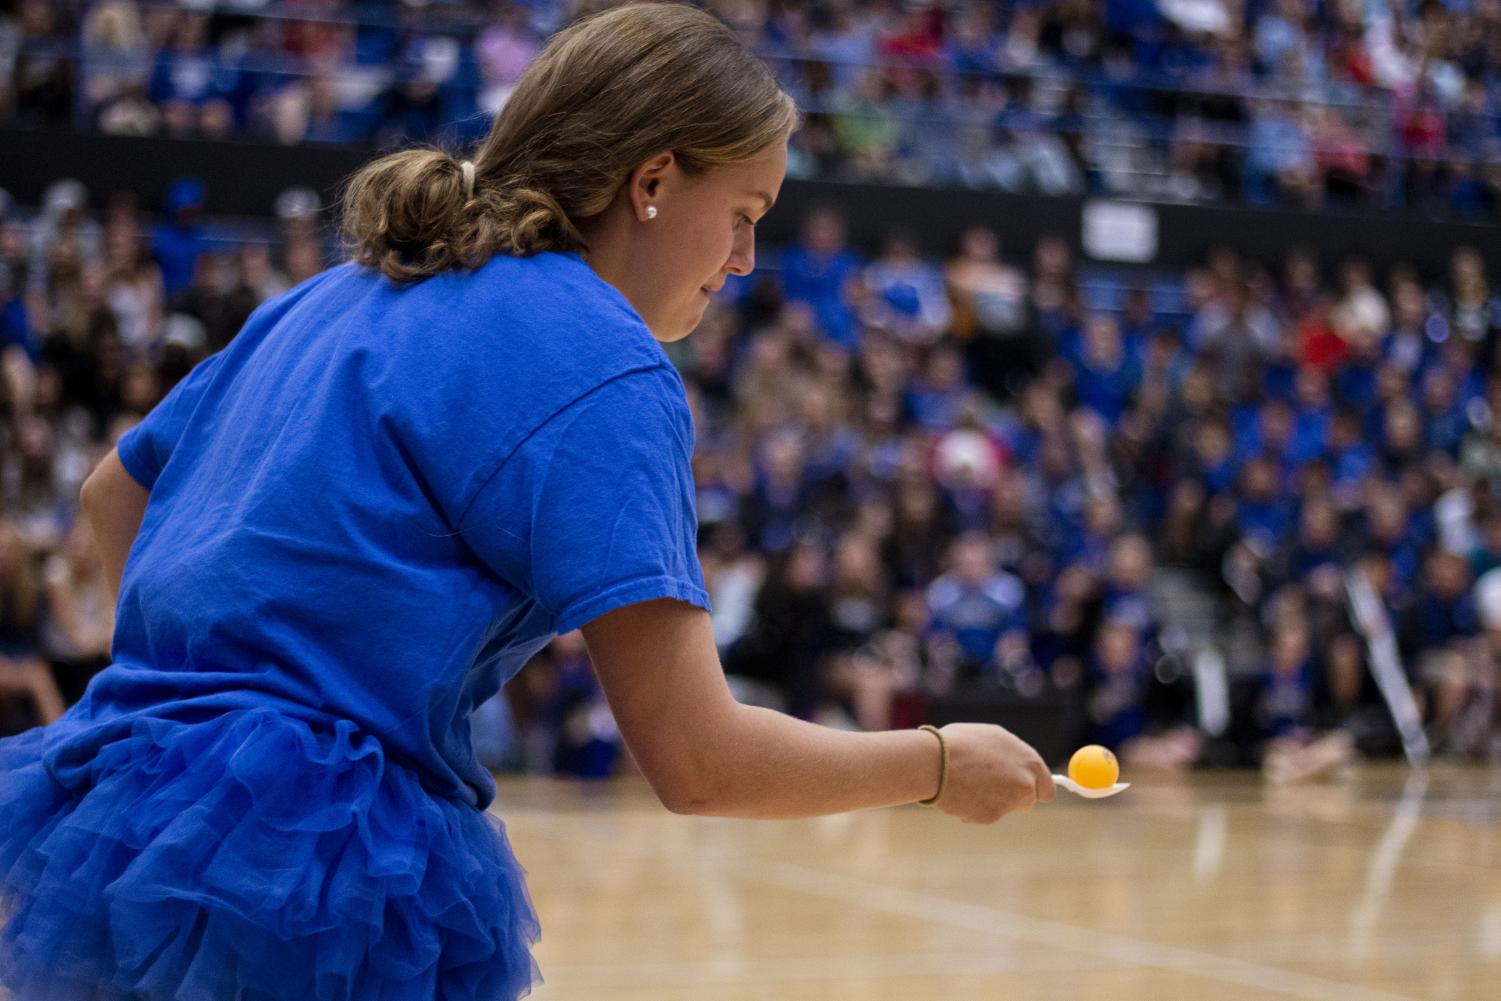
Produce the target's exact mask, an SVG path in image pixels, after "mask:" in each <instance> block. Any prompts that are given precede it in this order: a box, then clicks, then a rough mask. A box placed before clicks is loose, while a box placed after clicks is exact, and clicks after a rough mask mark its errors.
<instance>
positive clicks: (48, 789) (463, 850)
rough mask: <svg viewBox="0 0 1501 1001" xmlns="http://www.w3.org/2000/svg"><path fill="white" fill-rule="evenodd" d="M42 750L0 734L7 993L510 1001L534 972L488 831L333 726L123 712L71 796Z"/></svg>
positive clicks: (254, 1000) (118, 998)
mask: <svg viewBox="0 0 1501 1001" xmlns="http://www.w3.org/2000/svg"><path fill="white" fill-rule="evenodd" d="M66 723H67V721H66V720H65V721H64V723H63V724H61V725H66ZM47 740H48V731H45V730H32V731H28V732H27V733H24V734H22V735H20V736H19V737H14V738H11V739H9V740H5V741H0V984H3V985H4V986H5V987H7V988H9V989H10V990H11V991H12V992H13V994H14V996H15V998H16V999H17V1001H85V999H87V1001H168V999H171V1001H271V999H276V1001H304V999H305V1001H336V999H338V1001H386V999H389V1001H435V999H441V1001H469V999H475V1001H480V999H483V1001H510V999H514V998H519V997H522V996H524V995H526V994H527V993H529V992H530V989H531V987H532V985H533V984H534V983H535V982H536V980H537V979H538V978H537V968H536V965H535V964H534V962H533V961H532V958H531V952H530V947H531V945H532V943H533V942H535V941H536V939H537V935H538V925H537V918H536V914H535V912H534V911H533V909H532V905H531V902H530V900H529V899H528V897H527V893H526V886H525V882H524V877H525V874H524V872H523V870H522V869H521V866H520V865H519V864H518V863H517V862H516V859H515V857H514V855H513V854H512V853H511V849H510V846H509V844H508V843H507V841H506V838H505V833H504V830H503V828H502V827H501V825H500V823H499V821H497V820H495V819H494V818H492V817H489V816H488V815H486V814H483V813H481V812H480V811H478V810H476V809H474V808H472V807H468V806H465V805H463V804H459V803H454V802H451V801H448V800H442V799H437V798H434V797H432V796H431V795H429V794H428V793H427V792H426V791H425V790H424V789H423V788H422V786H421V784H420V783H419V782H418V780H417V778H416V775H415V773H413V772H412V771H410V770H409V769H407V768H405V767H403V766H401V765H398V764H397V763H395V762H394V761H392V760H390V759H388V758H387V756H386V755H385V754H384V753H383V750H382V748H381V745H380V743H379V742H378V741H377V740H376V739H375V738H373V737H371V736H369V735H367V734H364V733H362V732H360V731H359V730H358V729H357V728H356V727H355V726H354V724H352V723H347V722H341V723H338V724H337V725H332V724H331V725H330V727H329V728H328V729H327V730H318V729H314V728H311V727H309V725H308V724H306V723H303V722H300V721H297V720H294V719H291V718H289V717H287V716H284V715H281V714H279V713H277V712H275V711H273V710H271V709H256V710H249V711H240V712H232V713H226V714H224V715H222V716H218V717H215V718H212V719H209V720H206V721H202V722H194V723H180V722H173V721H167V720H156V719H152V720H137V721H136V722H135V723H134V724H133V725H132V727H131V729H130V730H129V732H128V734H127V735H126V736H124V737H123V738H122V739H117V740H114V741H112V742H110V743H107V744H105V745H104V747H103V748H102V749H101V750H100V751H99V752H98V754H97V755H96V756H95V758H94V760H93V761H92V763H91V765H90V767H89V768H88V769H87V770H86V774H87V779H86V780H83V779H80V780H78V782H77V785H78V787H77V788H68V787H65V786H64V785H62V784H61V783H60V782H59V781H58V779H57V778H55V777H54V774H53V772H51V771H49V769H48V768H47V767H46V765H45V764H44V760H45V759H44V750H45V747H44V745H45V744H46V742H47Z"/></svg>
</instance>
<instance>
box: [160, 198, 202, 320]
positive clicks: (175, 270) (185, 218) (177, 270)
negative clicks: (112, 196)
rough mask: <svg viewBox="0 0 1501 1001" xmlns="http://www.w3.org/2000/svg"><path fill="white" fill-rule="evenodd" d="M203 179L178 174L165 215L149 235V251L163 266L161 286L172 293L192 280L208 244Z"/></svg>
mask: <svg viewBox="0 0 1501 1001" xmlns="http://www.w3.org/2000/svg"><path fill="white" fill-rule="evenodd" d="M202 212H203V182H202V181H200V180H198V179H197V178H196V177H184V178H179V179H178V180H176V181H173V182H172V185H171V186H170V187H169V188H168V189H167V218H166V220H165V221H163V222H162V223H160V224H159V225H158V226H157V227H156V230H155V232H153V234H152V238H151V255H152V256H153V257H154V258H156V263H157V264H158V265H159V266H160V267H161V269H162V288H163V289H164V291H165V292H166V293H167V295H169V296H170V295H172V294H173V293H175V292H179V291H181V290H182V289H185V288H187V287H188V286H189V285H191V284H192V282H193V272H194V270H195V269H196V268H197V266H198V255H199V254H202V253H203V251H204V248H205V246H206V244H207V240H206V238H205V233H204V228H203V224H202V223H201V222H200V221H199V219H200V217H201V215H202Z"/></svg>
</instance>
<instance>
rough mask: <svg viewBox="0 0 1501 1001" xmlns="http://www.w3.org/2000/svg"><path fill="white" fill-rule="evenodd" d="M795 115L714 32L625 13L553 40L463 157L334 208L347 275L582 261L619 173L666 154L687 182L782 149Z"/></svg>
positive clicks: (434, 152) (692, 18)
mask: <svg viewBox="0 0 1501 1001" xmlns="http://www.w3.org/2000/svg"><path fill="white" fill-rule="evenodd" d="M797 124H798V112H797V108H796V106H795V105H794V104H793V101H792V99H791V98H790V97H788V96H787V95H786V94H785V93H783V91H782V90H781V88H780V87H778V86H777V83H776V80H775V79H774V78H773V77H772V75H771V72H770V71H769V70H768V69H767V68H766V66H765V64H764V63H762V62H761V60H760V59H758V58H757V57H756V56H755V55H754V54H753V53H751V52H750V51H748V50H747V49H746V48H745V46H743V45H742V44H741V43H740V41H739V39H737V38H736V37H735V35H734V33H733V32H732V31H730V29H729V28H728V27H726V26H725V25H724V24H722V23H720V22H719V21H717V20H715V19H714V18H713V17H711V16H709V15H708V14H705V13H703V12H702V11H699V10H695V9H693V8H691V7H686V6H681V5H677V4H660V3H653V4H633V5H629V6H624V7H616V8H614V9H611V10H607V11H604V12H602V13H599V14H595V15H592V16H590V17H587V18H585V19H583V20H581V21H578V22H577V23H575V24H573V25H572V26H570V27H568V28H566V29H565V30H563V31H561V32H559V33H558V34H557V35H555V36H554V37H553V38H552V40H551V41H550V42H548V44H547V46H546V48H544V49H543V50H542V53H541V55H539V56H538V57H537V60H536V62H534V63H533V64H532V65H531V67H530V68H529V69H528V70H527V71H526V73H525V75H524V76H523V77H522V78H521V81H520V82H519V83H518V84H517V86H516V89H515V91H514V92H513V93H512V94H511V97H510V99H509V100H508V101H507V102H506V104H505V107H504V108H502V109H501V112H500V114H499V115H498V116H497V117H496V119H495V124H494V126H493V127H492V128H491V130H490V134H489V136H488V137H487V138H486V139H485V141H484V142H483V143H482V144H481V146H480V147H479V150H478V151H477V152H476V153H475V154H474V155H473V161H474V167H473V170H474V183H473V190H472V193H470V192H469V191H468V190H467V189H468V187H469V186H468V185H466V183H465V176H464V170H463V168H462V166H461V164H460V161H459V159H457V158H456V157H454V156H453V155H451V154H450V153H448V152H446V151H443V150H441V149H435V148H418V149H409V150H404V151H401V152H398V153H393V154H391V155H389V156H385V157H382V158H381V159H379V160H376V161H375V162H374V163H371V164H368V165H367V166H365V167H364V168H362V169H361V170H360V171H359V172H358V173H357V174H355V175H354V177H353V178H352V179H351V180H350V182H349V184H348V185H347V187H346V189H345V191H344V194H343V209H342V211H343V219H344V231H345V233H346V234H347V236H348V237H349V238H350V240H351V241H352V243H353V244H354V252H353V259H354V260H356V261H358V262H359V263H361V264H364V265H366V266H368V267H372V268H376V269H378V270H380V272H381V273H382V274H384V275H386V276H387V277H389V278H391V279H392V280H394V281H397V282H415V281H421V280H422V279H424V278H428V277H430V276H432V275H435V274H438V273H440V272H443V271H448V270H451V269H456V268H476V267H479V266H480V265H481V264H483V263H484V262H485V261H486V260H488V259H489V258H490V257H491V256H493V255H495V254H497V253H507V254H512V255H515V256H527V255H530V254H535V253H540V252H542V251H547V250H586V249H587V247H586V245H585V242H584V238H583V236H582V234H581V232H580V229H579V226H580V223H581V222H583V221H585V220H588V219H591V218H593V217H595V216H598V215H600V214H601V213H603V212H604V211H605V209H606V208H607V207H608V206H609V205H610V202H611V201H612V200H613V199H614V197H615V194H616V192H618V191H619V190H620V187H621V185H622V184H624V183H625V182H626V180H627V178H628V177H629V175H630V172H631V170H632V169H634V168H635V167H636V166H637V165H638V164H641V163H643V162H644V161H646V160H647V159H649V158H650V157H651V156H652V155H653V154H656V153H661V152H664V151H671V152H672V153H673V154H675V156H676V157H677V161H678V163H679V164H680V165H681V166H682V168H683V169H684V170H685V171H687V172H689V173H701V172H703V171H705V170H707V169H709V168H711V167H715V166H721V165H726V164H734V163H741V162H744V161H746V160H748V159H750V158H752V157H754V156H755V155H757V154H758V153H761V152H762V151H764V150H766V149H768V148H770V147H771V146H772V145H773V144H774V143H776V142H778V141H785V140H786V138H787V136H788V135H790V134H791V132H792V131H793V130H794V129H795V128H796V127H797Z"/></svg>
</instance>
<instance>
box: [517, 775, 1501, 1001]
mask: <svg viewBox="0 0 1501 1001" xmlns="http://www.w3.org/2000/svg"><path fill="white" fill-rule="evenodd" d="M1124 777H1125V778H1126V779H1128V780H1131V781H1133V782H1135V783H1136V784H1135V785H1134V786H1133V787H1132V788H1131V789H1129V790H1127V791H1126V792H1125V793H1124V794H1122V795H1121V796H1119V797H1117V798H1115V799H1113V800H1109V801H1104V802H1086V801H1084V800H1080V799H1077V798H1075V797H1072V796H1070V795H1069V794H1067V793H1064V792H1061V791H1060V793H1059V799H1058V802H1057V803H1054V804H1052V805H1050V806H1046V807H1039V808H1038V809H1037V810H1035V811H1033V812H1032V813H1030V814H1025V815H1019V816H1013V817H1009V818H1007V819H1006V820H1004V821H1002V822H1001V823H1000V824H998V825H996V826H994V827H971V826H968V825H964V824H961V823H958V822H957V821H953V820H950V819H949V818H947V817H944V816H942V815H939V814H936V813H933V812H931V811H928V810H924V809H922V808H920V807H915V806H913V807H906V808H901V809H895V810H877V811H869V812H865V813H860V814H853V815H846V816H841V817H829V818H822V819H818V820H812V821H799V822H777V823H773V822H747V821H731V820H716V819H704V818H689V817H677V816H673V815H672V814H669V813H667V812H666V811H665V810H663V809H662V808H661V807H660V806H658V805H657V803H656V801H655V800H654V799H653V798H652V797H651V794H650V792H649V790H647V789H646V787H645V786H644V784H642V783H641V782H640V780H639V779H627V780H621V781H618V782H614V783H610V784H606V785H595V786H584V785H579V784H574V783H563V782H554V781H550V780H546V779H505V780H502V782H501V787H500V796H499V799H498V800H497V807H496V809H497V810H498V811H499V813H500V814H501V816H503V817H504V818H505V820H506V824H507V828H508V830H509V832H510V835H511V838H512V842H513V845H514V847H515V849H516V852H517V854H518V855H519V856H520V858H521V861H522V863H523V864H524V865H525V866H526V867H527V869H528V871H529V873H530V885H531V890H532V897H533V900H534V902H535V903H536V905H537V909H538V911H539V913H540V915H541V919H542V941H541V943H540V944H539V945H538V947H537V950H536V957H537V960H538V962H539V963H540V965H541V967H542V973H543V977H544V978H545V981H546V982H545V983H544V984H543V985H542V986H541V987H540V988H539V989H538V991H537V992H536V994H535V995H534V997H535V998H537V999H538V1001H573V999H589V1001H647V999H651V1001H689V999H691V1001H751V999H754V1001H763V999H777V1001H846V999H848V1001H855V999H859V1001H885V999H890V1001H897V999H900V1001H928V999H940V998H941V999H949V1001H952V999H968V998H975V999H982V998H983V999H987V1001H1034V999H1036V1001H1178V999H1185V1001H1189V999H1206V1001H1208V999H1212V1001H1252V999H1255V1001H1262V999H1267V1001H1270V999H1286V998H1302V999H1310V1001H1313V999H1331V1001H1332V999H1339V1001H1396V999H1418V1001H1449V999H1467V1001H1482V999H1484V1001H1498V999H1501V769H1485V768H1462V767H1457V766H1442V767H1436V768H1433V769H1430V770H1428V771H1426V772H1409V771H1408V770H1407V769H1405V768H1403V767H1400V766H1394V765H1385V766H1367V767H1364V768H1362V769H1360V770H1358V771H1357V772H1356V773H1355V774H1354V775H1353V776H1350V777H1347V778H1345V779H1343V780H1339V781H1335V782H1332V783H1329V784H1324V785H1310V786H1301V787H1295V788H1270V787H1265V786H1263V784H1262V783H1261V781H1260V779H1259V777H1258V776H1256V775H1254V774H1251V773H1238V774H1206V775H1196V776H1192V777H1190V778H1188V779H1185V780H1181V781H1168V780H1162V779H1155V780H1153V779H1144V778H1143V776H1140V775H1128V776H1124Z"/></svg>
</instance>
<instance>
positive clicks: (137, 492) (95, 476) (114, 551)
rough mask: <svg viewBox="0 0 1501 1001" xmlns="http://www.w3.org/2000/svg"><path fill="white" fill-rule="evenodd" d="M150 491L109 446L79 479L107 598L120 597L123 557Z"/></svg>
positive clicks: (82, 499)
mask: <svg viewBox="0 0 1501 1001" xmlns="http://www.w3.org/2000/svg"><path fill="white" fill-rule="evenodd" d="M150 497H151V491H149V490H147V489H146V488H145V487H143V486H141V485H140V484H139V483H137V482H136V479H135V477H134V476H131V475H130V473H128V472H126V471H125V466H124V465H123V464H122V463H121V462H120V456H119V454H118V453H117V452H116V451H115V450H114V449H110V453H109V455H107V456H105V457H104V458H103V459H102V460H101V461H100V463H99V465H98V466H96V467H95V468H94V471H93V472H92V473H90V474H89V478H88V479H86V480H84V481H83V493H82V496H81V498H80V501H79V503H80V504H81V505H82V507H83V511H84V514H86V515H87V516H88V519H89V524H90V525H91V526H92V527H93V529H94V545H95V546H96V547H98V550H99V559H100V561H101V562H103V564H104V580H105V583H106V584H107V585H108V586H109V593H110V600H111V601H112V602H114V601H119V600H120V577H121V576H122V575H123V574H124V573H125V557H126V556H127V555H129V553H130V546H131V544H132V543H133V542H135V538H136V532H138V531H140V528H141V519H142V518H143V517H145V514H146V501H147V500H148V499H150Z"/></svg>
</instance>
